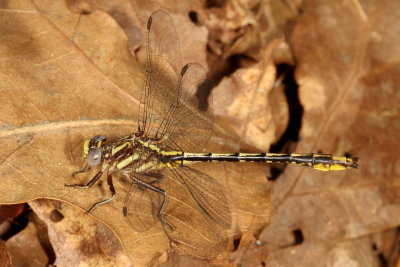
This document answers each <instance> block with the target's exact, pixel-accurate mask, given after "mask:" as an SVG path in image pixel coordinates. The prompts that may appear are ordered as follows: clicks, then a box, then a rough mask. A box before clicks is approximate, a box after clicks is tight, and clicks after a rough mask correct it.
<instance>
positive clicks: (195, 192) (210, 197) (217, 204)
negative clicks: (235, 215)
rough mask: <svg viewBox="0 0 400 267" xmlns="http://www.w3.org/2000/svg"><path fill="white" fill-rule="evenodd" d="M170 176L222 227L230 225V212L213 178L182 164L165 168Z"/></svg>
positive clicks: (219, 186) (219, 187) (220, 188)
mask: <svg viewBox="0 0 400 267" xmlns="http://www.w3.org/2000/svg"><path fill="white" fill-rule="evenodd" d="M165 171H166V172H168V174H166V175H169V176H170V177H172V176H174V177H175V178H176V179H178V180H179V181H180V182H181V183H183V184H184V185H186V187H187V188H188V189H189V192H190V194H191V195H192V196H193V198H194V200H195V201H196V202H197V204H198V205H199V207H200V208H201V210H202V211H203V212H204V213H205V214H206V215H207V216H209V217H210V218H211V219H213V220H214V221H215V222H217V223H218V224H219V225H221V226H222V227H224V228H227V229H228V228H230V227H231V221H232V218H231V213H230V210H229V206H228V203H227V201H226V197H225V194H224V191H223V189H222V186H221V185H220V184H219V183H218V182H217V181H216V180H215V179H213V178H211V177H210V176H208V175H207V174H205V173H202V172H200V171H198V170H195V169H192V168H189V167H187V166H183V167H180V168H177V169H167V170H165Z"/></svg>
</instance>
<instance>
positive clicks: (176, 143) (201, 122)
mask: <svg viewBox="0 0 400 267" xmlns="http://www.w3.org/2000/svg"><path fill="white" fill-rule="evenodd" d="M147 28H148V34H147V65H146V83H145V87H144V90H143V92H142V96H141V101H140V109H139V132H143V135H144V136H145V137H149V138H151V139H153V140H157V141H159V143H160V145H165V146H167V147H169V148H171V149H177V150H184V151H191V152H198V151H200V150H201V149H202V148H203V147H204V146H205V144H206V143H207V141H208V139H209V137H210V135H211V133H212V125H213V121H212V112H211V108H210V107H211V105H209V108H204V109H201V108H200V103H199V101H198V98H197V97H196V92H197V89H198V87H199V86H200V85H202V84H203V82H204V80H205V78H206V71H205V69H204V68H203V67H202V66H201V65H200V64H197V63H189V64H187V65H185V66H184V67H183V68H182V63H181V52H180V48H179V39H178V35H177V33H176V30H175V26H174V24H173V21H172V18H171V16H170V15H169V14H168V13H167V12H165V11H157V12H154V13H153V14H152V15H151V17H150V18H149V22H148V26H147Z"/></svg>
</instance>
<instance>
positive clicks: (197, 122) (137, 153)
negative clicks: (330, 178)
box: [65, 10, 358, 230]
mask: <svg viewBox="0 0 400 267" xmlns="http://www.w3.org/2000/svg"><path fill="white" fill-rule="evenodd" d="M146 49H147V50H146V52H147V62H146V67H145V71H146V75H145V84H144V88H143V91H142V93H141V97H140V103H139V112H138V128H137V130H136V131H135V132H133V133H131V134H128V135H126V136H124V137H122V138H120V139H118V140H116V141H112V142H107V140H106V137H105V136H103V135H96V136H94V137H93V138H91V139H87V140H85V142H84V144H83V158H84V160H85V165H84V167H83V168H82V169H81V170H79V171H76V172H74V173H73V174H72V175H73V176H75V175H77V174H80V173H85V172H87V171H89V170H90V169H91V168H97V169H98V172H97V173H96V174H95V175H94V177H93V178H92V179H91V180H90V181H89V182H88V183H87V184H66V185H65V186H68V187H76V188H90V187H92V186H93V185H94V184H96V182H98V181H99V179H100V178H101V177H102V176H103V175H105V176H106V177H107V184H108V187H109V190H110V193H111V196H110V197H108V198H105V199H103V200H101V201H98V202H96V203H94V204H93V205H92V206H91V207H90V208H89V210H88V211H87V212H90V211H91V210H93V209H94V208H95V207H97V206H99V205H102V204H105V203H107V202H109V201H111V200H112V199H113V198H114V197H115V195H116V190H115V187H114V184H113V175H114V174H119V175H120V176H122V177H125V178H126V179H127V181H129V184H130V187H129V190H128V193H127V195H126V197H125V201H124V206H123V208H122V211H123V215H124V216H126V217H128V218H133V215H132V214H134V215H135V217H134V218H137V221H141V222H142V225H144V227H143V228H142V229H146V226H147V227H150V226H151V225H153V224H154V222H155V221H159V222H161V223H162V225H165V226H166V227H167V228H168V229H170V230H173V229H174V226H173V225H172V224H171V223H170V222H168V220H167V219H165V217H166V216H165V214H164V213H165V209H166V207H167V205H168V197H169V193H168V190H166V189H165V188H164V187H163V186H162V185H163V184H164V182H165V181H166V180H169V179H176V180H177V181H179V182H180V184H182V185H184V186H185V189H186V190H187V191H188V193H189V194H190V195H191V197H192V198H193V199H194V200H195V203H196V204H197V206H198V207H197V208H198V209H199V210H200V211H201V212H202V214H205V216H206V217H208V218H210V219H211V220H212V221H214V222H216V223H217V224H218V225H220V226H222V227H223V228H231V213H230V209H229V206H228V203H227V199H226V197H225V194H224V190H223V187H222V186H221V185H220V184H219V183H218V182H217V181H216V180H215V179H214V178H212V177H211V176H209V175H207V174H205V173H203V172H201V171H199V170H196V169H194V168H192V167H191V164H193V163H198V162H264V163H291V164H297V165H299V166H302V167H308V168H312V169H315V170H320V171H335V170H346V169H356V168H358V158H357V157H350V156H335V155H331V154H321V153H204V152H202V150H203V148H204V147H205V145H206V144H207V142H208V140H209V138H210V136H211V135H212V132H213V114H212V104H211V103H209V105H208V107H207V108H201V105H200V103H199V102H200V101H199V100H198V98H197V97H196V92H197V89H198V87H199V86H200V85H201V84H203V83H204V81H205V79H206V71H205V69H204V68H203V67H202V66H201V65H200V64H198V63H188V64H186V65H182V55H181V51H180V46H179V38H178V35H177V32H176V29H175V25H174V22H173V20H172V18H171V16H170V14H169V13H168V12H167V11H163V10H160V11H156V12H154V13H153V14H152V15H151V16H150V18H149V19H148V23H147V37H146ZM135 202H136V203H142V204H132V203H135ZM143 203H144V204H143ZM132 207H137V208H140V209H142V210H141V211H140V212H135V211H134V209H132ZM144 210H148V212H149V213H150V214H145V213H146V212H144ZM135 225H136V226H137V225H139V224H138V223H137V222H135Z"/></svg>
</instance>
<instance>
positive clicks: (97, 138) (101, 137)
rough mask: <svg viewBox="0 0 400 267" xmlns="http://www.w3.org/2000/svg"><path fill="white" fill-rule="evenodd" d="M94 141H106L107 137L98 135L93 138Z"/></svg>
mask: <svg viewBox="0 0 400 267" xmlns="http://www.w3.org/2000/svg"><path fill="white" fill-rule="evenodd" d="M92 140H93V141H101V142H104V141H106V137H105V136H104V135H96V136H95V137H93V138H92Z"/></svg>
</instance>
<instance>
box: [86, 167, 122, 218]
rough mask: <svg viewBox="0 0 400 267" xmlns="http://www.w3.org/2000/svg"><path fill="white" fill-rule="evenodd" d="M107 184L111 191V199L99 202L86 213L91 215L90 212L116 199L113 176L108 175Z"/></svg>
mask: <svg viewBox="0 0 400 267" xmlns="http://www.w3.org/2000/svg"><path fill="white" fill-rule="evenodd" d="M107 184H108V189H110V192H111V197H109V198H106V199H103V200H101V201H98V202H96V203H94V204H93V205H92V206H91V207H90V208H89V209H88V210H87V211H86V213H89V212H90V211H91V210H92V209H94V208H95V207H97V206H99V205H102V204H105V203H107V202H110V201H111V200H113V199H114V197H115V194H116V192H115V187H114V184H113V181H112V175H111V174H108V175H107Z"/></svg>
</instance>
